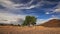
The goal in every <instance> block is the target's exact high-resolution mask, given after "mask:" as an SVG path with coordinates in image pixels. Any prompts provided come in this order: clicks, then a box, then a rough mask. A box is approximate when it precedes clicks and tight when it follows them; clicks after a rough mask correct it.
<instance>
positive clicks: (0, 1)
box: [0, 0, 39, 9]
mask: <svg viewBox="0 0 60 34" xmlns="http://www.w3.org/2000/svg"><path fill="white" fill-rule="evenodd" d="M32 2H33V0H31V1H30V2H29V3H26V4H22V3H20V4H15V3H13V2H11V1H10V0H0V4H1V5H3V6H4V7H7V8H9V9H31V8H34V7H37V6H38V5H39V4H36V5H31V6H29V5H30V4H31V3H32Z"/></svg>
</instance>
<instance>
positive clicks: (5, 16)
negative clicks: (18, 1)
mask: <svg viewBox="0 0 60 34" xmlns="http://www.w3.org/2000/svg"><path fill="white" fill-rule="evenodd" d="M24 19H25V15H15V14H10V13H0V23H6V24H11V23H13V24H19V23H20V24H21V23H22V22H23V21H24Z"/></svg>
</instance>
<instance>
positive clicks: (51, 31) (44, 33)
mask: <svg viewBox="0 0 60 34" xmlns="http://www.w3.org/2000/svg"><path fill="white" fill-rule="evenodd" d="M0 34H60V27H57V28H55V27H53V28H51V27H50V28H49V27H43V26H32V27H28V26H25V27H21V26H20V27H19V26H0Z"/></svg>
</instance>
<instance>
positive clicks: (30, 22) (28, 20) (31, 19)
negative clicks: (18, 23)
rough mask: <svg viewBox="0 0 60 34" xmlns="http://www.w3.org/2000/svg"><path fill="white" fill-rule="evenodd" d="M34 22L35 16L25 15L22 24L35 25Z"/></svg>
mask: <svg viewBox="0 0 60 34" xmlns="http://www.w3.org/2000/svg"><path fill="white" fill-rule="evenodd" d="M35 24H36V17H34V16H26V18H25V21H24V23H23V24H22V25H29V26H30V25H35Z"/></svg>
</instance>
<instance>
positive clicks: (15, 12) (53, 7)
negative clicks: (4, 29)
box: [0, 0, 60, 24]
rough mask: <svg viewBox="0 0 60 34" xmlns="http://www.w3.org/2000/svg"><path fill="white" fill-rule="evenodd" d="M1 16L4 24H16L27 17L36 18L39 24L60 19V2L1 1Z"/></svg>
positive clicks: (36, 0)
mask: <svg viewBox="0 0 60 34" xmlns="http://www.w3.org/2000/svg"><path fill="white" fill-rule="evenodd" d="M0 15H1V16H0V17H1V18H0V21H1V22H2V23H14V24H17V23H19V22H20V21H21V20H22V21H23V20H24V19H25V16H27V15H31V16H35V17H36V18H37V22H36V23H37V24H39V23H43V22H46V21H48V20H50V19H60V0H0ZM5 18H7V19H5ZM4 20H7V21H4Z"/></svg>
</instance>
